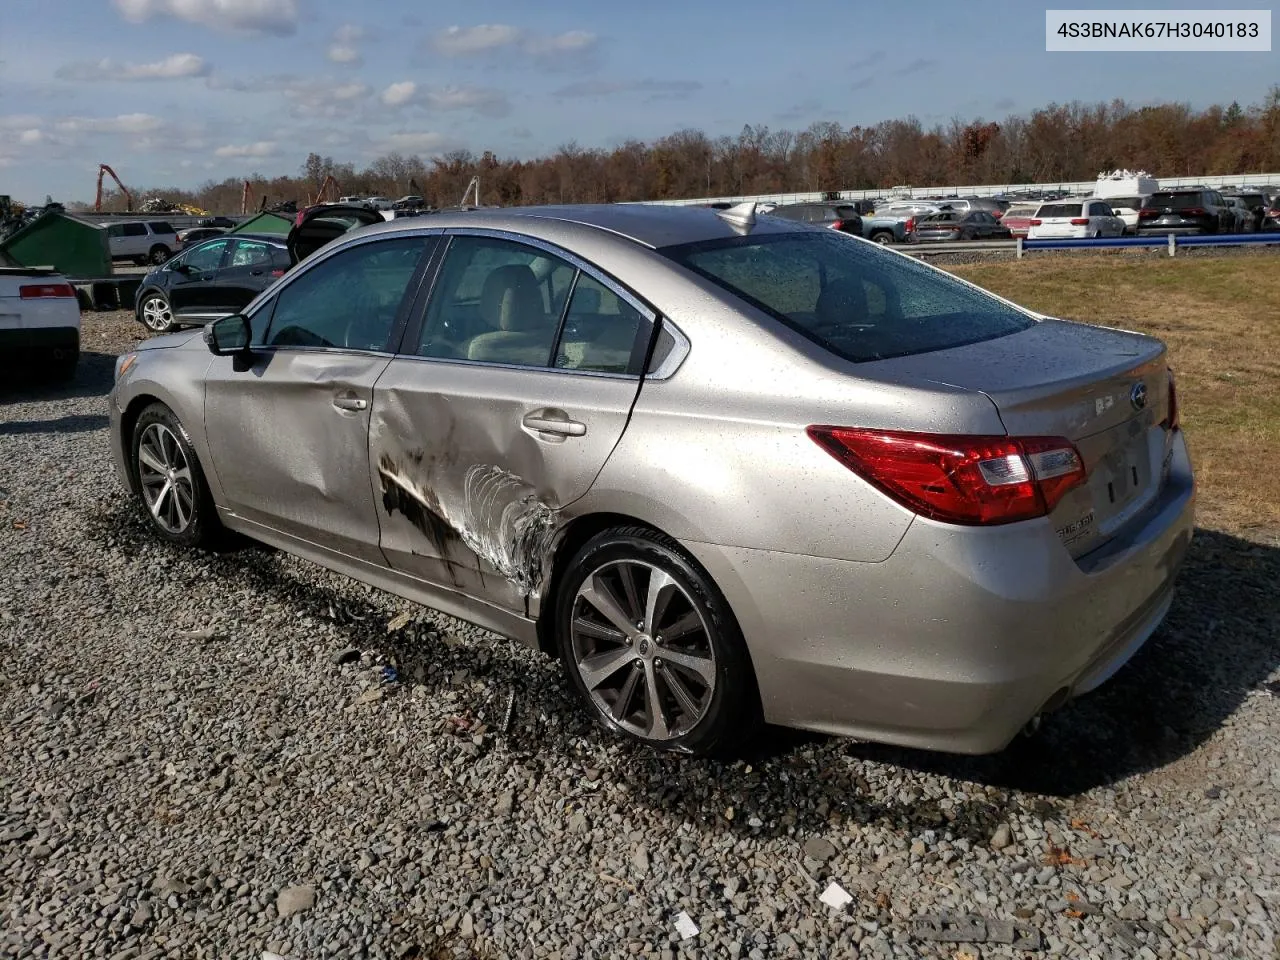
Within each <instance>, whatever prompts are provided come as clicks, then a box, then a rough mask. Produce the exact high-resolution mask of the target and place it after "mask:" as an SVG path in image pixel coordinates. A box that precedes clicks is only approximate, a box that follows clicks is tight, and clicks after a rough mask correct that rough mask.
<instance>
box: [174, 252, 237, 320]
mask: <svg viewBox="0 0 1280 960" xmlns="http://www.w3.org/2000/svg"><path fill="white" fill-rule="evenodd" d="M230 246H231V241H230V240H229V239H225V238H224V239H218V240H208V241H206V242H205V243H202V244H200V245H199V246H198V247H192V248H191V249H190V250H188V251H187V252H186V253H184V254H182V256H180V257H178V258H176V259H175V260H174V261H173V262H172V263H170V264H169V265H168V266H167V267H165V272H166V273H168V274H169V306H170V308H172V310H173V312H174V313H175V314H177V315H183V314H201V315H204V314H210V313H216V312H217V311H216V309H215V307H216V305H217V300H218V288H217V283H218V268H219V267H220V266H221V265H222V263H223V262H224V260H225V259H226V256H227V250H228V248H229V247H230Z"/></svg>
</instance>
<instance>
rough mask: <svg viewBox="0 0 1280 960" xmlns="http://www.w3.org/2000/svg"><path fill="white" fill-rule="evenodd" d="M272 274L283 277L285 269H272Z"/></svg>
mask: <svg viewBox="0 0 1280 960" xmlns="http://www.w3.org/2000/svg"><path fill="white" fill-rule="evenodd" d="M271 275H272V276H273V277H283V276H284V271H283V270H272V271H271Z"/></svg>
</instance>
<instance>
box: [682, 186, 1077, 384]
mask: <svg viewBox="0 0 1280 960" xmlns="http://www.w3.org/2000/svg"><path fill="white" fill-rule="evenodd" d="M1077 209H1078V205H1077ZM660 252H661V253H663V254H664V255H666V256H667V257H669V258H670V259H671V260H673V261H675V262H676V263H678V264H681V265H683V266H685V267H688V268H689V269H691V270H693V271H694V272H695V273H698V274H701V275H702V276H703V277H705V278H707V279H708V280H710V281H712V282H713V283H715V284H717V285H718V286H720V287H722V288H723V289H725V290H727V291H729V292H730V293H732V294H734V295H735V296H738V297H741V298H742V299H743V300H745V301H747V302H748V303H750V304H752V305H754V306H756V307H758V308H760V309H761V310H763V311H765V312H766V313H768V314H770V315H771V316H773V317H774V318H776V319H777V320H779V321H781V322H782V323H785V324H786V325H787V326H789V327H791V328H792V329H794V330H796V331H797V332H799V333H800V334H802V335H803V336H805V337H807V338H808V339H810V340H812V341H813V342H815V343H817V344H819V345H820V346H822V347H824V348H825V349H827V350H829V351H831V352H832V353H834V354H836V355H837V356H839V357H842V358H844V359H846V360H852V361H855V362H860V361H865V360H878V359H884V358H888V357H901V356H908V355H911V354H916V353H926V352H929V351H933V350H945V349H948V348H950V347H958V346H962V345H964V344H968V343H977V342H979V341H982V340H991V339H994V338H996V337H1002V336H1007V335H1008V334H1012V333H1017V332H1018V331H1020V330H1025V329H1027V328H1028V327H1030V326H1031V325H1032V324H1033V323H1034V322H1035V321H1034V320H1032V319H1031V318H1030V317H1028V316H1027V315H1026V314H1023V313H1022V312H1020V311H1018V310H1016V309H1014V308H1013V307H1010V306H1008V305H1006V304H1004V303H1002V302H1001V301H999V300H997V299H995V298H994V297H992V296H990V295H989V294H986V293H983V292H981V291H979V290H975V289H973V288H972V287H969V286H968V285H966V284H963V283H961V282H960V281H958V280H954V279H952V278H950V277H948V276H946V275H945V274H940V273H938V272H937V271H935V270H933V269H931V268H929V267H926V266H924V265H922V264H919V263H916V262H914V261H913V260H910V259H907V258H904V257H900V256H898V255H897V254H894V253H889V252H886V251H882V250H880V249H879V248H878V247H876V246H875V245H872V244H860V243H858V244H855V243H849V242H848V240H847V239H845V238H842V237H836V236H834V235H830V234H828V233H825V232H824V233H813V234H808V233H783V234H771V235H765V236H760V237H751V236H746V237H735V238H732V239H729V240H712V241H704V242H700V243H693V244H684V245H681V246H676V247H667V248H665V249H663V250H661V251H660Z"/></svg>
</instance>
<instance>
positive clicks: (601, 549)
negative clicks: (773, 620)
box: [553, 527, 760, 756]
mask: <svg viewBox="0 0 1280 960" xmlns="http://www.w3.org/2000/svg"><path fill="white" fill-rule="evenodd" d="M619 563H631V564H644V565H647V566H649V567H651V568H655V569H657V570H659V571H661V572H662V573H665V574H666V575H667V576H668V577H670V578H671V579H672V580H673V581H674V582H675V584H676V586H678V587H679V588H680V590H681V591H682V592H683V593H682V596H681V597H680V598H679V600H678V601H675V600H673V601H672V602H679V603H681V604H685V605H687V606H689V607H693V608H695V609H696V611H697V613H698V614H699V615H700V616H701V623H702V624H704V625H705V630H702V629H698V630H695V631H694V634H695V636H697V637H699V638H700V639H701V638H705V641H706V642H708V643H709V645H710V649H711V651H712V652H713V655H714V663H715V669H714V676H715V683H714V686H713V687H712V688H711V690H710V691H705V690H704V692H703V693H702V694H701V695H700V696H701V697H706V696H707V694H708V693H709V698H708V699H707V702H706V704H705V708H704V710H703V712H702V713H701V716H700V718H699V719H697V721H696V722H695V723H693V724H692V725H691V726H690V727H689V728H688V729H687V730H683V731H681V732H679V733H674V732H673V735H672V736H669V737H667V738H661V739H659V738H653V737H647V736H643V735H640V734H638V733H637V732H635V731H634V730H631V729H629V728H628V727H626V726H624V725H623V724H622V723H620V722H619V721H618V720H616V719H615V718H614V717H613V716H612V715H611V714H610V713H609V712H608V711H606V710H605V709H603V707H602V706H601V705H599V704H597V702H596V701H595V700H593V698H592V695H591V692H590V690H589V689H588V687H587V684H586V681H585V680H584V679H583V676H582V673H581V671H580V670H579V667H578V660H577V656H576V654H575V651H574V638H573V633H572V629H571V627H572V624H573V622H574V621H573V618H574V616H575V609H576V608H578V605H579V603H580V602H581V603H585V602H586V601H580V600H579V597H578V592H579V590H580V588H581V587H582V585H583V584H584V583H585V582H586V580H587V579H588V577H590V576H592V575H593V574H595V573H597V572H600V571H602V570H606V571H607V570H610V569H613V568H615V567H616V565H618V564H619ZM554 612H555V621H554V624H553V630H554V636H555V639H556V645H557V648H558V650H559V653H560V659H561V662H562V663H563V664H564V668H565V670H566V672H567V673H568V675H569V680H570V683H572V684H573V687H574V689H576V690H577V691H578V695H579V696H580V697H581V699H582V701H583V704H584V705H585V706H586V708H587V711H588V712H589V713H590V714H591V715H592V718H593V719H594V720H595V721H596V723H598V724H599V725H600V726H601V727H602V728H604V729H605V730H608V731H610V732H611V733H614V734H616V735H621V736H624V737H627V738H629V739H632V740H636V741H638V742H640V743H643V744H646V745H648V746H651V747H654V748H657V749H660V750H671V751H676V752H680V753H687V754H693V755H697V756H722V755H725V754H730V753H732V752H733V751H734V749H735V748H736V747H738V746H739V745H741V744H742V743H743V742H744V741H745V740H746V739H747V738H748V737H749V736H750V735H751V734H752V733H754V732H755V730H756V729H757V728H758V726H759V723H760V696H759V693H758V691H757V688H756V682H755V673H754V671H753V669H752V666H751V659H750V656H749V655H748V653H747V648H746V643H745V642H744V641H743V639H742V633H741V630H740V629H739V628H738V623H737V620H736V619H735V618H734V616H733V612H732V611H731V610H730V609H729V604H728V602H727V601H726V600H725V599H724V596H723V594H721V593H720V590H719V588H718V587H717V586H716V585H715V583H714V582H713V581H712V580H711V578H710V577H709V576H708V575H707V574H706V573H705V572H704V571H703V570H702V568H701V567H700V566H698V564H697V562H696V561H694V560H693V558H692V557H690V556H689V555H688V554H687V553H685V551H684V550H683V549H681V548H680V546H679V545H678V544H677V543H676V542H675V541H674V540H672V539H671V538H669V537H666V536H664V535H662V534H660V533H658V532H656V531H654V530H650V529H647V528H645V527H615V528H612V529H609V530H605V531H604V532H602V533H600V534H598V535H596V536H595V537H593V538H592V539H591V540H589V541H588V542H587V543H586V544H584V545H583V547H582V548H581V549H580V550H579V551H578V552H577V554H576V555H575V556H574V557H573V559H572V560H570V561H569V564H568V566H567V567H566V569H565V573H564V575H563V576H562V577H560V578H559V585H558V590H557V593H556V596H555V604H554ZM654 633H655V636H656V635H657V631H656V630H655V631H654ZM619 636H620V635H619ZM642 636H643V635H642ZM659 639H661V638H660V637H659ZM606 642H609V641H606ZM613 642H615V643H616V642H617V641H613ZM668 644H669V641H668ZM627 647H628V648H630V647H631V643H630V641H628V642H627ZM634 649H635V651H636V652H637V653H638V652H640V650H641V646H640V644H639V643H637V645H636V647H635V648H634ZM673 649H675V647H674V646H671V645H668V646H665V647H662V646H657V645H655V646H654V647H653V653H654V655H656V657H655V659H654V660H653V663H654V664H655V665H656V666H657V667H659V668H662V669H664V670H667V673H665V674H664V676H666V675H669V673H670V672H672V671H670V670H669V669H668V668H664V667H663V664H662V662H661V656H662V655H663V653H664V652H667V653H668V656H670V655H672V654H671V653H670V651H671V650H673ZM613 650H614V651H617V652H619V653H621V652H622V651H621V649H620V647H616V646H615V647H614V648H613ZM624 656H626V655H624ZM639 666H640V660H639V659H638V658H637V659H636V660H635V661H631V662H628V663H627V664H625V665H624V666H622V667H619V668H617V673H622V672H624V671H630V670H632V669H633V667H634V668H636V669H638V668H639ZM617 673H615V674H614V675H615V676H616V675H617ZM641 673H642V674H643V673H644V671H641ZM680 676H681V678H682V679H685V680H686V683H687V680H688V678H691V677H692V674H688V673H682V674H681V675H680ZM695 683H696V681H695ZM637 685H638V684H637ZM624 686H625V684H624ZM644 689H645V691H646V692H645V694H644V700H645V701H646V707H647V701H648V699H649V695H648V690H649V689H651V688H650V687H645V688H644ZM652 689H656V687H654V688H652ZM663 689H664V690H665V691H666V693H667V695H668V698H669V699H668V703H669V704H671V705H675V704H676V700H675V699H674V690H673V688H672V687H671V685H670V683H669V682H665V681H664V688H663ZM687 689H688V687H687V686H686V690H687ZM633 696H634V694H633ZM659 699H660V700H661V699H662V694H661V692H660V693H659ZM624 719H627V718H624ZM679 725H680V724H676V725H675V726H676V727H678V726H679Z"/></svg>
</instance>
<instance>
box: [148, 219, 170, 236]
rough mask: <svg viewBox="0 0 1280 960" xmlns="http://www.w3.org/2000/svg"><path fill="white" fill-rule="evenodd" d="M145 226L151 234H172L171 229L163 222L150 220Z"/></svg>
mask: <svg viewBox="0 0 1280 960" xmlns="http://www.w3.org/2000/svg"><path fill="white" fill-rule="evenodd" d="M147 226H149V227H150V228H151V232H152V233H173V227H171V226H170V225H169V224H167V223H165V222H164V221H163V220H152V221H151V222H150V223H148V224H147Z"/></svg>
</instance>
